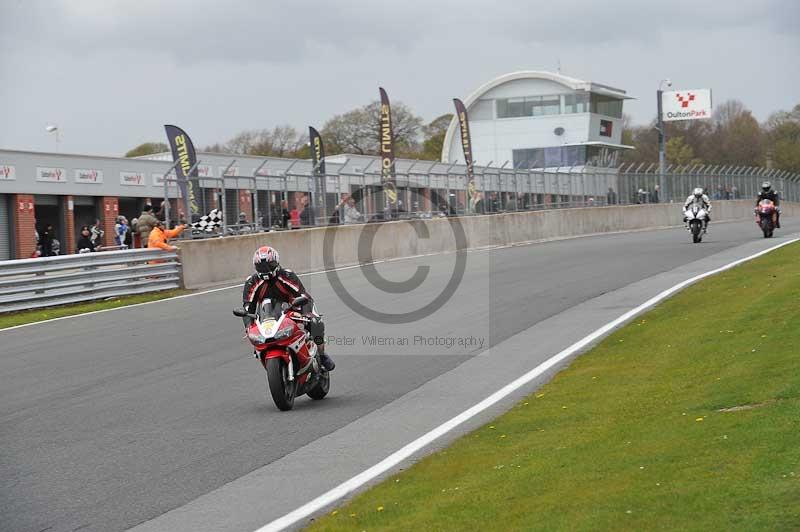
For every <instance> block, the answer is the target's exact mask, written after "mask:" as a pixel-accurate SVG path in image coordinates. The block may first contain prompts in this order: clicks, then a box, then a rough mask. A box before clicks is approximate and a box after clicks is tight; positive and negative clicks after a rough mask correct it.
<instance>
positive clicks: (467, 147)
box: [453, 98, 475, 197]
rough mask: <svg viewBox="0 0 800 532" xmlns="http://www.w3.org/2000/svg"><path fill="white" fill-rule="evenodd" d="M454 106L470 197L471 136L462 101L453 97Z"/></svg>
mask: <svg viewBox="0 0 800 532" xmlns="http://www.w3.org/2000/svg"><path fill="white" fill-rule="evenodd" d="M453 103H454V104H455V106H456V118H458V125H459V126H460V128H461V147H462V148H463V149H464V163H465V164H466V165H467V176H466V177H467V192H468V193H469V195H470V197H471V196H472V194H473V193H474V192H475V168H474V166H473V164H474V161H473V157H472V138H471V137H470V135H469V116H468V115H467V108H466V107H465V106H464V102H462V101H461V100H459V99H458V98H453Z"/></svg>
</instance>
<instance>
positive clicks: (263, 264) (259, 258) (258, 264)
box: [253, 246, 281, 278]
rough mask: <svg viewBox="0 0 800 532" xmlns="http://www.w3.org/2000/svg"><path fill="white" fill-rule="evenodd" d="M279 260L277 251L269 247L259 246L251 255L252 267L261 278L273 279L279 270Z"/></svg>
mask: <svg viewBox="0 0 800 532" xmlns="http://www.w3.org/2000/svg"><path fill="white" fill-rule="evenodd" d="M280 260H281V259H280V255H278V250H277V249H275V248H272V247H270V246H261V247H260V248H258V249H257V250H256V252H255V254H253V266H254V267H255V269H256V272H258V274H259V275H260V276H261V277H262V278H264V277H267V278H270V277H273V276H274V275H275V273H276V272H277V271H278V269H279V268H280V264H279V263H280Z"/></svg>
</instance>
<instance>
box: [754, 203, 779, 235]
mask: <svg viewBox="0 0 800 532" xmlns="http://www.w3.org/2000/svg"><path fill="white" fill-rule="evenodd" d="M777 216H778V211H777V210H776V208H775V204H774V203H773V202H772V200H768V199H762V200H761V201H759V202H758V206H757V207H756V224H758V226H759V227H760V228H761V231H762V232H763V233H764V238H772V233H773V232H774V231H775V225H776V222H777Z"/></svg>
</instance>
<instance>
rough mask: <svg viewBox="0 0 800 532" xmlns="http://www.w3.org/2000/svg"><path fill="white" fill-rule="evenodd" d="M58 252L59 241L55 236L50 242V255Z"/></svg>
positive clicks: (53, 255)
mask: <svg viewBox="0 0 800 532" xmlns="http://www.w3.org/2000/svg"><path fill="white" fill-rule="evenodd" d="M60 254H61V242H59V241H58V239H57V238H54V239H53V242H52V243H51V244H50V256H51V257H55V256H56V255H60Z"/></svg>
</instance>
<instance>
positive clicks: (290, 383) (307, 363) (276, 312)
mask: <svg viewBox="0 0 800 532" xmlns="http://www.w3.org/2000/svg"><path fill="white" fill-rule="evenodd" d="M305 303H308V298H307V297H305V296H300V297H297V298H295V300H294V301H292V303H291V304H290V305H287V304H286V303H283V305H278V304H275V303H273V301H271V300H269V299H265V300H264V301H263V302H262V303H261V305H259V308H258V310H257V312H256V313H255V314H249V313H248V312H247V311H246V310H245V309H244V308H237V309H234V310H233V314H234V316H238V317H240V318H245V317H249V318H251V319H252V320H253V322H252V323H251V324H250V326H249V327H248V328H247V331H246V333H247V338H248V339H249V340H250V343H252V344H253V348H254V349H255V353H254V356H255V358H257V359H259V361H261V365H262V366H264V369H265V370H266V371H267V384H268V385H269V392H270V394H271V395H272V400H273V401H275V405H276V406H277V407H278V408H279V409H280V410H284V411H286V410H291V409H292V407H293V406H294V399H295V397H297V396H298V395H303V394H306V395H308V396H309V397H310V398H312V399H314V400H320V399H323V398H324V397H325V396H326V395H328V391H329V390H330V386H331V377H330V374H329V373H328V372H327V371H325V370H324V369H323V368H322V365H321V364H320V362H319V356H318V354H317V344H315V343H314V340H313V339H312V338H311V335H310V334H309V333H308V331H307V330H306V327H305V325H306V324H307V323H308V321H309V320H308V318H306V317H305V316H303V314H302V313H300V312H299V309H300V308H301V307H302V306H303V305H304V304H305Z"/></svg>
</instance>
